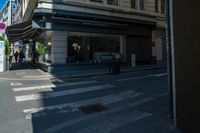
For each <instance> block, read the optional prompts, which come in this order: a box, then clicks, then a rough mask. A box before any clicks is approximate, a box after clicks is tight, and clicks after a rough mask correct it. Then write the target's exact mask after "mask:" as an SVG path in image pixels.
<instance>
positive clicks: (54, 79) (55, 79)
mask: <svg viewBox="0 0 200 133" xmlns="http://www.w3.org/2000/svg"><path fill="white" fill-rule="evenodd" d="M51 81H52V82H59V83H64V82H65V81H63V80H61V79H57V78H53V79H51Z"/></svg>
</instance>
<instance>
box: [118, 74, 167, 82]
mask: <svg viewBox="0 0 200 133" xmlns="http://www.w3.org/2000/svg"><path fill="white" fill-rule="evenodd" d="M166 75H168V73H160V74H150V75H145V76H139V77H131V78H123V79H119V80H117V81H119V82H122V81H127V80H135V79H145V78H150V77H162V76H166Z"/></svg>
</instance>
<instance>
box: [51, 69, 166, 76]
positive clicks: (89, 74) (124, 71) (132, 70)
mask: <svg viewBox="0 0 200 133" xmlns="http://www.w3.org/2000/svg"><path fill="white" fill-rule="evenodd" d="M166 68H167V67H151V68H138V69H131V70H121V71H120V73H126V72H134V71H143V70H154V69H166ZM105 74H110V73H109V72H98V73H87V74H68V75H61V76H54V75H53V74H50V75H51V76H52V78H80V77H90V76H96V75H105ZM110 75H115V74H110Z"/></svg>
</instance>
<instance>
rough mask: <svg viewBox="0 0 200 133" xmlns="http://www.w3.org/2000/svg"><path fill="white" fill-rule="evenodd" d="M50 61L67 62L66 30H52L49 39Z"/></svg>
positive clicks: (55, 62) (54, 62) (56, 62)
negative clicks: (50, 38)
mask: <svg viewBox="0 0 200 133" xmlns="http://www.w3.org/2000/svg"><path fill="white" fill-rule="evenodd" d="M51 41H52V42H51V63H52V64H53V65H54V64H66V63H67V32H64V31H53V33H52V40H51Z"/></svg>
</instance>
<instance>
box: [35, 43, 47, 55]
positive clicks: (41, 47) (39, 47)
mask: <svg viewBox="0 0 200 133" xmlns="http://www.w3.org/2000/svg"><path fill="white" fill-rule="evenodd" d="M36 49H37V52H38V54H39V55H44V54H45V52H46V47H45V45H44V44H42V43H39V44H37V47H36Z"/></svg>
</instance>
